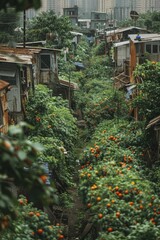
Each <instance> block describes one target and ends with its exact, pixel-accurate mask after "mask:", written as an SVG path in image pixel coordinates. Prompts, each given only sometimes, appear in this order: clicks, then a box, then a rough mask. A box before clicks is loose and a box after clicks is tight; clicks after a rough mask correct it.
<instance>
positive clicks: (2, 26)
mask: <svg viewBox="0 0 160 240" xmlns="http://www.w3.org/2000/svg"><path fill="white" fill-rule="evenodd" d="M18 20H19V14H18V13H17V12H16V11H15V9H13V8H9V9H7V12H5V11H4V10H1V11H0V42H1V43H7V42H8V41H9V40H11V39H12V37H13V36H14V35H15V31H14V30H15V28H16V27H17V23H18Z"/></svg>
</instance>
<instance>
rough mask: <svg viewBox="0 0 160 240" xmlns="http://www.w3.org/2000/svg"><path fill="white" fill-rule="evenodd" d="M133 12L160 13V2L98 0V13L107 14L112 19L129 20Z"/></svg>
mask: <svg viewBox="0 0 160 240" xmlns="http://www.w3.org/2000/svg"><path fill="white" fill-rule="evenodd" d="M131 10H135V11H136V12H138V13H144V12H147V11H151V12H153V11H160V0H98V11H100V12H106V13H107V14H108V16H109V17H110V18H111V17H113V16H114V18H116V19H117V20H123V19H126V18H129V17H130V11H131Z"/></svg>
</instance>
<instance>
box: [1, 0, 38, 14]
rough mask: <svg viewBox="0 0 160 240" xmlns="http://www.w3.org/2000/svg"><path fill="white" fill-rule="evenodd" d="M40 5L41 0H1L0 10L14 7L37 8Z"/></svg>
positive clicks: (22, 8) (21, 8) (18, 9)
mask: <svg viewBox="0 0 160 240" xmlns="http://www.w3.org/2000/svg"><path fill="white" fill-rule="evenodd" d="M40 6H41V0H7V1H6V0H1V1H0V10H1V9H7V8H8V7H14V8H15V9H16V10H17V11H22V10H25V9H29V8H35V9H38V8H40Z"/></svg>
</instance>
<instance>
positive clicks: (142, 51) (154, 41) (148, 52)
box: [129, 34, 160, 83]
mask: <svg viewBox="0 0 160 240" xmlns="http://www.w3.org/2000/svg"><path fill="white" fill-rule="evenodd" d="M129 37H130V63H129V65H130V82H131V83H134V77H133V72H134V70H135V68H136V65H137V64H142V63H144V61H145V60H146V59H148V60H150V61H155V62H159V61H160V34H140V35H134V34H133V35H129Z"/></svg>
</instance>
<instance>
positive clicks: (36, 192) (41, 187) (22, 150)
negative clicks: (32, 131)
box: [0, 123, 54, 229]
mask: <svg viewBox="0 0 160 240" xmlns="http://www.w3.org/2000/svg"><path fill="white" fill-rule="evenodd" d="M26 126H27V125H26V124H25V123H21V124H20V126H19V127H18V126H17V127H16V126H11V127H10V129H9V132H8V135H7V136H3V135H1V137H0V154H1V166H0V173H1V174H0V179H1V181H0V189H1V190H0V191H1V194H0V228H2V229H3V228H5V227H6V226H7V225H8V224H9V221H10V217H15V216H16V215H15V214H16V213H15V208H14V203H15V202H16V195H17V192H18V190H17V189H15V185H16V186H17V187H18V188H19V189H23V190H24V191H27V192H28V194H29V195H30V200H32V201H34V202H35V203H39V202H41V203H43V204H45V203H47V202H48V203H51V202H52V201H51V200H53V199H54V189H52V188H50V187H46V185H45V183H44V181H42V179H41V178H42V177H43V176H44V177H45V175H46V173H45V169H44V168H43V166H42V165H40V164H39V163H38V162H37V161H36V158H37V156H38V152H39V151H40V150H42V147H41V146H40V145H39V144H36V143H32V142H31V141H29V140H27V139H26V137H25V135H24V128H25V129H26ZM6 218H7V220H5V219H6ZM4 222H6V225H5V224H4ZM7 222H8V224H7Z"/></svg>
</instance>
